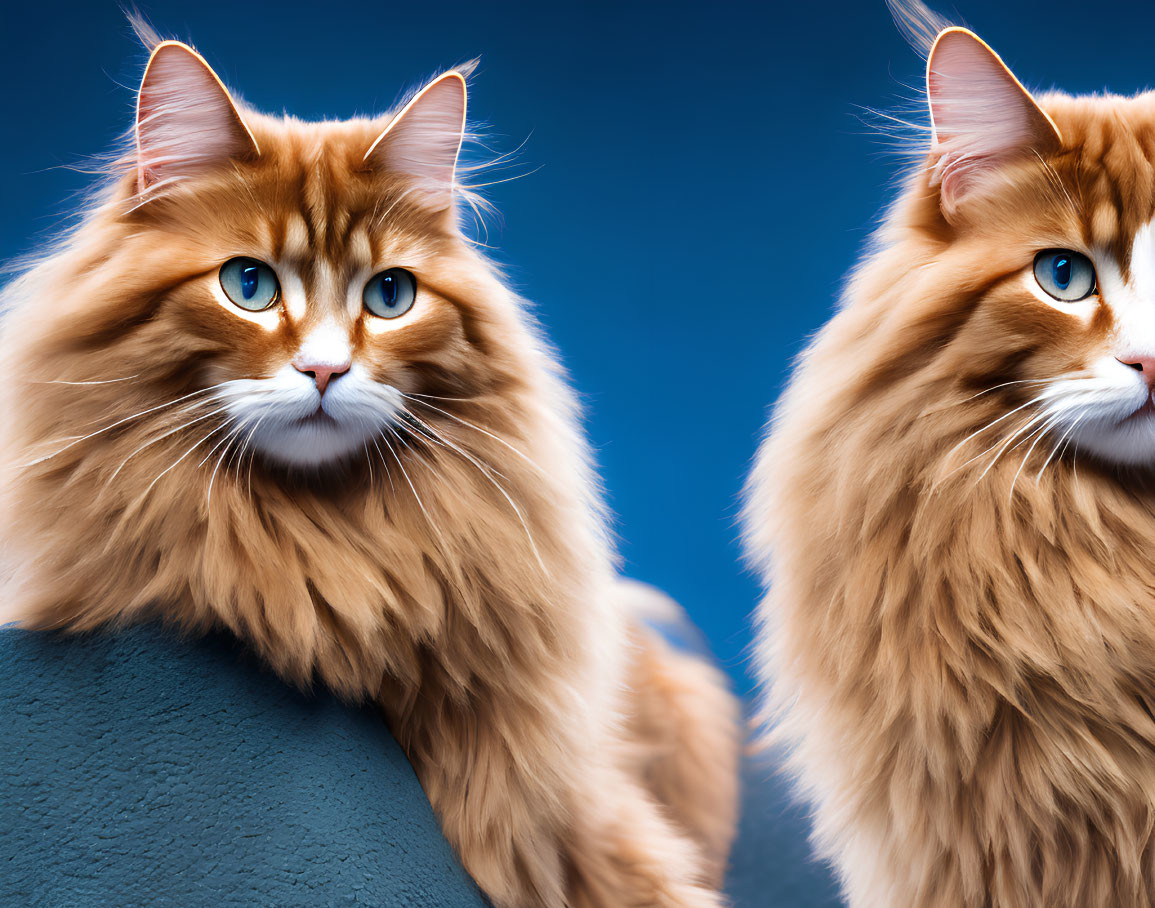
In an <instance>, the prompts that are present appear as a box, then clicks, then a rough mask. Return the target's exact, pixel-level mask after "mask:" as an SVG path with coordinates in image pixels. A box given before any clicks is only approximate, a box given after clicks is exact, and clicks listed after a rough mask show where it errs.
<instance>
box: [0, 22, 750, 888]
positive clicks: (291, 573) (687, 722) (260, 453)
mask: <svg viewBox="0 0 1155 908" xmlns="http://www.w3.org/2000/svg"><path fill="white" fill-rule="evenodd" d="M464 75H465V72H464V71H451V72H447V73H445V74H443V75H442V76H440V77H439V78H437V79H435V80H433V81H432V82H430V83H429V84H428V85H427V86H426V87H425V88H423V89H422V90H421V91H420V92H419V93H417V94H416V95H415V96H413V97H412V99H411V100H410V101H409V102H408V103H407V104H405V105H404V106H403V107H402V108H401V109H400V110H399V111H397V112H395V113H394V114H392V115H390V116H385V117H382V118H378V119H354V120H348V121H343V122H325V123H304V122H301V121H298V120H295V119H292V118H290V117H284V118H274V117H269V116H265V115H262V114H259V113H257V112H255V111H253V110H250V109H248V108H245V107H242V106H239V105H238V104H237V103H236V102H235V101H234V100H233V99H232V98H231V96H230V94H229V92H228V91H227V90H226V88H225V87H224V86H223V85H222V83H221V82H220V80H219V79H218V78H217V77H216V75H215V74H214V73H213V71H212V70H211V69H210V68H209V66H208V65H207V63H206V62H205V61H204V60H203V59H202V58H201V57H200V56H199V55H198V54H197V53H195V52H194V51H193V50H192V49H191V48H189V47H188V46H186V45H184V44H180V43H177V42H170V41H166V42H155V43H154V47H153V50H152V56H151V59H150V60H149V64H148V68H147V70H146V71H145V75H144V77H143V81H142V84H141V87H140V91H139V96H138V101H137V118H136V125H135V130H134V142H133V146H132V149H131V151H130V152H129V153H128V154H127V155H126V157H125V159H124V161H123V162H122V164H123V166H121V167H119V168H118V172H117V174H115V175H114V179H113V181H112V183H111V185H110V187H109V189H108V190H107V191H106V193H105V194H104V195H103V196H102V197H101V198H100V199H99V200H98V202H97V203H96V204H94V206H93V207H92V209H91V210H90V211H89V212H88V213H87V215H86V217H85V218H84V220H83V223H82V224H81V225H80V226H79V227H78V228H77V229H76V230H75V231H74V232H72V233H71V234H70V235H68V236H67V237H66V238H65V239H64V241H63V242H62V243H61V244H59V246H58V247H57V248H56V249H54V250H53V251H52V252H51V253H50V254H49V255H48V256H46V257H45V258H44V259H43V260H42V261H41V262H40V263H39V264H37V265H36V266H35V267H33V268H31V269H30V270H29V271H28V273H26V274H25V275H24V276H22V277H21V278H20V279H19V280H18V281H16V282H15V283H14V284H13V285H11V286H10V287H9V288H8V289H7V290H6V291H5V294H4V297H3V306H4V309H5V312H6V315H5V322H4V326H3V335H2V338H0V344H2V349H3V352H4V355H5V357H6V358H7V362H8V363H9V364H10V366H11V367H12V369H13V370H14V372H13V374H14V375H17V376H19V378H18V379H17V380H16V381H14V382H13V383H12V384H10V385H9V393H8V394H7V395H6V398H7V399H6V408H7V412H6V413H5V422H4V426H5V429H4V432H3V445H4V452H3V453H4V457H3V461H4V463H6V464H9V465H11V469H10V472H9V475H8V476H7V477H6V483H5V494H6V496H7V501H6V502H5V505H6V510H5V513H6V514H8V515H9V516H10V520H9V521H8V524H7V526H6V527H5V531H6V532H5V536H6V538H5V540H4V542H5V550H6V556H7V557H8V558H9V559H10V563H11V564H13V565H16V566H17V567H18V569H17V570H16V571H15V576H14V578H13V580H12V586H11V588H10V590H9V592H8V596H7V598H8V600H9V602H10V605H9V608H12V609H14V610H15V615H16V616H17V617H19V618H20V619H21V620H22V622H23V624H24V625H25V626H27V627H32V628H42V629H68V630H74V631H80V630H88V629H94V628H99V627H102V626H113V627H115V626H117V625H124V624H125V623H128V622H134V621H143V620H157V619H159V620H164V621H166V622H168V623H170V624H173V625H176V626H178V627H180V628H181V629H183V630H185V631H187V632H192V633H196V632H199V631H202V630H204V629H206V628H209V627H212V626H223V627H226V628H229V629H231V631H233V632H234V633H236V634H237V635H238V636H239V637H241V638H243V639H244V640H245V641H247V643H248V644H249V645H250V646H251V647H252V648H253V649H254V650H255V651H256V652H257V653H259V654H260V655H261V656H262V657H263V658H264V659H265V660H266V661H267V662H268V664H269V665H270V666H272V667H273V669H275V670H276V671H277V672H278V673H279V674H280V675H281V676H282V677H283V678H285V679H287V680H288V681H290V682H292V683H295V684H299V685H302V686H308V685H311V684H313V683H320V684H323V685H326V686H328V687H329V688H331V689H332V690H334V691H336V692H337V693H339V694H340V695H342V696H343V697H346V698H348V699H350V700H360V699H363V698H372V699H373V700H375V701H376V702H377V703H378V704H379V705H380V708H381V710H382V712H383V714H384V716H385V717H386V719H387V721H388V723H389V725H390V728H391V729H392V730H393V732H394V734H395V735H396V736H397V739H398V740H399V742H400V743H401V745H402V746H403V747H404V749H405V750H406V752H407V753H408V755H409V757H410V759H411V760H412V762H413V765H414V767H415V769H416V772H417V775H418V777H419V779H420V781H421V783H422V785H423V786H424V789H425V791H426V793H427V794H428V796H429V799H430V801H431V802H432V804H433V807H434V809H435V811H436V813H437V816H438V818H439V820H440V822H441V825H442V828H443V830H444V832H445V834H446V836H447V837H448V838H449V840H450V841H451V843H452V844H453V846H454V847H455V848H456V850H457V852H458V854H459V855H460V857H461V859H462V861H463V862H464V864H465V867H466V868H467V869H468V871H469V872H470V873H471V874H472V876H473V877H474V878H475V879H476V880H477V882H478V884H479V885H480V886H481V888H482V889H483V890H484V891H485V893H486V894H487V895H488V896H489V897H490V898H491V899H492V900H493V902H494V903H495V904H496V905H498V906H540V905H545V906H563V905H572V906H587V905H588V906H594V905H598V906H651V905H654V906H713V905H719V904H720V903H721V897H720V896H719V895H717V893H716V892H715V889H716V887H717V885H718V884H719V882H720V877H721V874H722V871H723V868H724V865H725V861H726V854H727V850H728V847H729V843H730V839H731V836H732V831H733V825H734V813H735V799H736V759H737V757H736V754H737V749H738V740H739V733H738V724H737V710H736V705H735V702H734V701H733V699H732V697H731V695H730V694H729V693H728V691H727V689H726V685H725V684H724V682H723V680H722V678H721V676H720V674H718V673H717V672H716V671H715V670H714V669H713V668H712V667H709V666H707V665H706V664H704V663H703V662H702V661H700V660H698V659H696V658H694V657H691V656H689V655H686V654H682V653H680V652H677V651H675V650H673V649H672V648H670V647H668V646H667V645H666V644H665V643H664V642H663V641H662V639H661V638H659V637H658V636H657V635H655V634H654V633H652V632H650V631H648V630H646V629H645V628H646V625H645V623H644V621H643V620H642V615H643V613H647V614H649V613H652V612H653V611H654V604H653V603H654V601H655V594H653V593H648V592H645V591H644V590H640V589H639V588H637V587H633V586H627V585H625V584H623V583H620V582H619V581H618V580H617V579H616V577H615V573H614V555H613V552H612V549H611V547H610V545H609V542H608V540H607V531H606V527H605V516H604V513H603V505H602V502H601V500H600V498H599V494H598V491H597V487H596V483H595V479H594V476H593V475H592V472H591V467H590V458H589V455H588V451H587V446H586V443H585V441H584V440H583V438H582V435H581V433H580V431H579V427H578V422H577V411H576V406H575V402H574V397H573V395H572V393H571V392H570V390H569V388H568V387H567V386H566V384H565V381H564V378H563V376H562V374H561V370H560V367H559V366H558V365H557V363H556V362H555V360H554V358H553V357H552V355H551V353H550V351H549V348H548V347H547V346H546V345H545V343H544V342H543V340H542V339H541V337H540V335H539V333H538V330H537V328H536V327H535V325H534V323H533V321H532V319H531V318H530V316H529V314H528V313H527V310H526V307H525V305H524V304H523V303H522V302H520V301H519V300H518V299H516V298H515V297H514V295H513V294H512V293H511V292H510V291H509V290H507V289H506V288H505V286H503V284H502V282H501V280H500V277H499V275H498V274H497V273H496V271H495V269H494V268H493V267H492V266H491V265H490V264H489V263H487V262H486V260H485V259H484V258H483V257H482V255H481V254H480V253H479V252H478V251H477V249H476V248H475V245H473V244H471V243H470V242H469V241H468V239H467V238H466V236H465V235H463V233H462V231H461V230H460V228H459V226H458V218H457V207H458V205H459V203H460V199H461V198H462V197H463V196H465V195H466V194H467V190H465V189H463V188H462V187H461V186H460V185H459V182H458V179H457V178H456V176H455V174H457V172H458V168H457V163H456V162H457V157H458V154H459V150H460V147H461V144H462V139H463V135H464V133H463V130H464V123H465V108H466V90H465V78H464ZM672 608H673V606H672V605H671V604H669V603H661V604H659V605H658V609H659V610H663V609H664V610H665V611H666V613H667V615H666V617H667V618H668V617H670V610H671V609H672Z"/></svg>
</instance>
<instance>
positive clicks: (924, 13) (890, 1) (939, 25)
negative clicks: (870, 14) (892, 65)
mask: <svg viewBox="0 0 1155 908" xmlns="http://www.w3.org/2000/svg"><path fill="white" fill-rule="evenodd" d="M886 7H887V9H889V10H890V15H891V16H892V17H893V18H894V24H895V26H896V27H897V28H898V30H899V32H901V33H902V36H903V37H904V38H905V39H906V42H907V43H908V44H909V45H910V46H911V47H912V48H914V50H915V52H917V53H918V54H919V56H921V57H922V58H923V59H924V60H925V59H927V58H928V57H929V56H930V49H931V48H932V47H934V42H935V39H936V38H937V37H938V36H939V35H940V34H941V33H942V32H943V31H944V30H945V29H948V28H950V27H951V26H952V25H962V24H963V23H961V22H951V21H950V20H949V19H947V18H946V17H945V16H941V15H939V14H938V13H936V12H935V11H934V10H932V9H931V8H930V7H928V6H927V5H926V4H925V3H923V2H922V0H886Z"/></svg>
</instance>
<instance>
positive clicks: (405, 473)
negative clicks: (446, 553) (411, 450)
mask: <svg viewBox="0 0 1155 908" xmlns="http://www.w3.org/2000/svg"><path fill="white" fill-rule="evenodd" d="M381 440H382V441H383V442H385V447H387V448H388V449H389V453H390V454H392V455H393V459H394V460H396V461H397V466H398V467H399V468H400V469H401V475H402V476H404V477H405V482H407V483H408V484H409V491H411V492H412V493H413V497H414V498H415V499H416V500H417V506H418V507H419V508H421V513H422V514H424V515H425V519H426V521H428V523H429V526H430V528H431V529H432V530H433V531H434V532H435V533H436V534H437V535H438V537H440V538H441V540H442V543H444V541H445V539H444V537H443V536H442V535H441V530H440V529H439V528H438V526H437V524H436V523H434V522H433V518H432V517H431V516H430V515H429V512H428V511H427V510H426V509H425V502H423V501H422V500H421V496H420V495H418V494H417V488H416V486H414V485H413V480H412V479H410V478H409V472H408V471H407V470H406V469H405V464H403V463H402V462H401V457H400V455H398V453H397V451H396V450H394V448H393V445H391V444H390V443H389V439H388V437H387V436H386V435H384V434H382V435H381Z"/></svg>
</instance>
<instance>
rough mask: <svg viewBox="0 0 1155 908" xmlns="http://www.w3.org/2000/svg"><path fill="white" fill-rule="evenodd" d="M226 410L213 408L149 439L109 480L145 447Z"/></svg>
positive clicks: (123, 462) (121, 464) (130, 455)
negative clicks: (209, 411)
mask: <svg viewBox="0 0 1155 908" xmlns="http://www.w3.org/2000/svg"><path fill="white" fill-rule="evenodd" d="M185 412H188V411H187V410H186V411H185ZM224 412H225V408H224V407H218V408H217V409H215V410H213V411H212V412H211V413H206V414H204V415H203V416H198V417H196V418H195V419H190V420H188V421H186V422H183V423H181V424H180V425H179V426H177V427H176V428H175V429H169V430H168V431H167V432H165V433H164V434H162V435H158V436H156V437H155V438H152V439H149V440H148V441H146V442H145V443H144V444H142V445H141V446H140V447H138V448H137V449H136V450H135V451H133V452H132V453H131V454H129V455H128V456H127V457H126V458H124V460H122V461H121V462H120V466H118V467H117V468H116V469H115V470H113V471H112V475H111V476H109V477H108V479H107V482H112V480H114V479H116V477H117V475H118V474H119V473H120V471H121V470H123V469H124V468H125V467H126V466H127V465H128V462H129V461H130V460H132V458H134V457H136V455H137V454H139V453H140V452H141V451H143V450H144V449H145V448H148V447H151V446H152V445H155V444H156V443H157V442H160V441H163V440H164V439H166V438H168V437H169V436H170V435H175V434H176V433H177V432H183V431H184V430H185V429H187V428H188V427H189V426H194V425H196V424H197V423H198V422H204V421H205V420H206V419H212V418H213V417H214V416H220V414H222V413H224Z"/></svg>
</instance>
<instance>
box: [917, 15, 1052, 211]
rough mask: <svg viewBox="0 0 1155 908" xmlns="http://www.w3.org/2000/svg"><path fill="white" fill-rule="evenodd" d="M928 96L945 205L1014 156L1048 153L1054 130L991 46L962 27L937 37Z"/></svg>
mask: <svg viewBox="0 0 1155 908" xmlns="http://www.w3.org/2000/svg"><path fill="white" fill-rule="evenodd" d="M927 95H928V97H929V101H930V110H931V120H932V123H933V126H934V139H933V145H932V147H931V154H932V155H933V156H934V157H935V158H937V162H936V165H935V170H934V175H935V178H936V181H937V182H939V183H941V190H940V191H941V193H942V197H943V202H944V206H945V207H950V206H953V205H955V204H957V202H958V201H959V199H961V197H962V195H964V194H965V193H966V192H968V191H970V190H971V189H972V188H973V187H974V185H975V184H976V183H977V182H978V181H980V180H981V179H982V177H983V175H984V174H985V173H986V172H988V171H989V170H991V169H992V168H994V167H995V166H997V165H998V164H999V163H1001V162H1002V161H1004V160H1006V159H1007V158H1008V157H1011V156H1013V155H1015V154H1020V153H1022V152H1025V151H1030V150H1032V149H1034V150H1036V151H1040V152H1043V151H1049V150H1052V149H1053V148H1055V147H1057V145H1058V144H1059V135H1058V131H1057V130H1056V129H1055V126H1054V124H1053V123H1051V121H1050V120H1049V119H1048V118H1047V116H1046V115H1045V114H1044V113H1043V112H1042V111H1041V110H1040V109H1039V107H1038V105H1037V104H1036V103H1035V101H1034V99H1033V98H1032V97H1031V96H1030V94H1028V92H1027V91H1026V89H1024V88H1023V87H1022V85H1020V84H1019V82H1018V80H1016V79H1015V77H1014V76H1013V75H1012V74H1011V72H1010V70H1008V69H1007V68H1006V66H1004V65H1003V63H1002V61H1001V60H1000V59H999V58H998V56H997V55H996V54H995V53H994V51H992V50H991V49H990V48H989V47H987V46H986V45H985V44H983V42H982V41H980V40H979V39H978V38H977V37H976V36H974V35H972V34H971V33H970V32H967V31H965V30H963V29H949V30H947V31H946V32H944V33H943V34H942V35H940V36H939V39H938V41H937V42H936V43H935V46H934V48H933V50H932V51H931V56H930V60H929V61H928V64H927Z"/></svg>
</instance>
